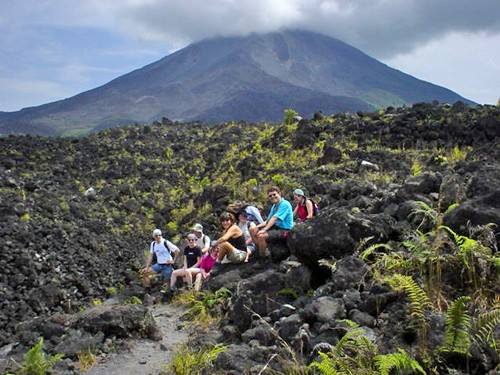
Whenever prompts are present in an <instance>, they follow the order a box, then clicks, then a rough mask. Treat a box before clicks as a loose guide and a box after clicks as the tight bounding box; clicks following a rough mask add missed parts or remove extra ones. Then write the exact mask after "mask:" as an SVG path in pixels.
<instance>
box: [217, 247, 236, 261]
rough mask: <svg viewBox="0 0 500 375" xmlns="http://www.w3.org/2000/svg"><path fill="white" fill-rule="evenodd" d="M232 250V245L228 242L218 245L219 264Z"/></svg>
mask: <svg viewBox="0 0 500 375" xmlns="http://www.w3.org/2000/svg"><path fill="white" fill-rule="evenodd" d="M233 250H234V247H233V245H231V244H230V243H229V242H224V243H222V244H221V245H219V258H218V259H219V262H222V260H223V259H224V257H225V256H226V255H229V254H231V252H232V251H233Z"/></svg>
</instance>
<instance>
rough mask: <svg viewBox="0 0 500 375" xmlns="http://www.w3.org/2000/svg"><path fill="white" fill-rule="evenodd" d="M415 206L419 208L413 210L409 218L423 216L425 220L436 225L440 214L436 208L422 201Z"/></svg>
mask: <svg viewBox="0 0 500 375" xmlns="http://www.w3.org/2000/svg"><path fill="white" fill-rule="evenodd" d="M415 204H416V206H417V207H415V208H414V209H412V210H411V212H410V214H409V215H408V216H409V217H412V216H416V215H422V217H423V219H428V220H429V221H430V222H431V223H432V224H436V222H437V219H438V212H437V211H436V210H435V209H434V208H432V207H431V206H429V205H428V204H427V203H425V202H422V201H416V202H415ZM422 223H423V220H422ZM422 223H420V225H422ZM420 225H419V226H420Z"/></svg>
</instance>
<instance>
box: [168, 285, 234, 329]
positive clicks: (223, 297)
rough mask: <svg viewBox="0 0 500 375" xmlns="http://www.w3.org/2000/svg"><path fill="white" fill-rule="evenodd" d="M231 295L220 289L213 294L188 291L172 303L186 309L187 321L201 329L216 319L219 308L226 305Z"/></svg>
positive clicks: (228, 291)
mask: <svg viewBox="0 0 500 375" xmlns="http://www.w3.org/2000/svg"><path fill="white" fill-rule="evenodd" d="M231 295H232V293H231V291H230V290H229V289H227V288H221V289H219V290H217V291H216V292H215V293H211V292H197V291H195V290H189V291H187V292H185V293H181V294H179V295H177V296H176V297H175V298H174V300H173V302H174V303H175V304H178V305H181V306H186V307H188V310H187V312H186V314H185V317H186V318H187V319H189V320H192V321H193V322H194V323H195V324H197V325H199V326H201V327H208V326H209V325H210V324H212V323H214V322H215V321H216V320H217V319H218V317H219V316H220V311H221V308H222V307H224V306H225V305H226V304H227V302H228V300H229V298H230V297H231Z"/></svg>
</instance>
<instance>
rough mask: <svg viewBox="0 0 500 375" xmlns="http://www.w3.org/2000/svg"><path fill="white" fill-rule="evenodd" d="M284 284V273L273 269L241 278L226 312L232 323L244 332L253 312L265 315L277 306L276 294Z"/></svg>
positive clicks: (248, 325) (278, 305)
mask: <svg viewBox="0 0 500 375" xmlns="http://www.w3.org/2000/svg"><path fill="white" fill-rule="evenodd" d="M285 285H286V278H285V275H284V274H283V273H280V272H278V271H276V270H273V269H269V270H267V271H264V272H261V273H258V274H256V275H254V276H252V277H249V278H247V279H244V280H242V281H241V282H240V283H239V285H238V288H237V293H236V294H235V295H234V296H233V298H232V307H231V310H230V311H229V314H228V316H229V319H230V321H231V322H232V324H234V325H235V326H236V327H237V328H238V329H239V331H240V332H244V331H246V330H247V329H248V328H249V327H250V325H251V322H252V319H253V318H254V313H255V314H258V315H260V316H267V315H269V313H270V312H271V311H273V310H275V309H277V308H279V307H280V303H279V302H278V301H277V298H276V295H277V293H278V292H279V291H280V290H281V289H283V288H284V287H285ZM270 297H271V298H270Z"/></svg>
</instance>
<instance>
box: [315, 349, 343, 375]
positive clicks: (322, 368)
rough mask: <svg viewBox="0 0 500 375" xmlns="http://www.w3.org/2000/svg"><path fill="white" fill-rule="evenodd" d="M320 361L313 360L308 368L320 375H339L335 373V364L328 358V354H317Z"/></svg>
mask: <svg viewBox="0 0 500 375" xmlns="http://www.w3.org/2000/svg"><path fill="white" fill-rule="evenodd" d="M318 354H319V358H320V360H319V361H317V360H314V361H312V362H311V364H310V365H309V368H311V369H315V370H318V371H319V373H320V374H322V375H339V374H340V373H339V372H338V371H337V368H336V365H335V362H334V360H333V358H331V357H330V356H328V354H325V353H322V352H319V353H318Z"/></svg>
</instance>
